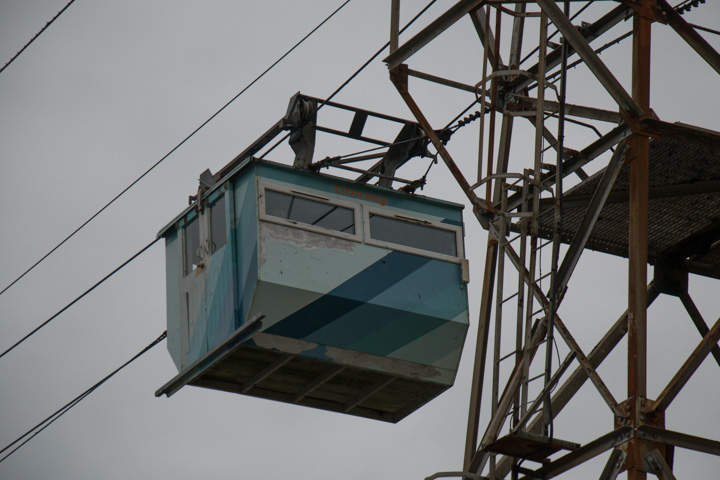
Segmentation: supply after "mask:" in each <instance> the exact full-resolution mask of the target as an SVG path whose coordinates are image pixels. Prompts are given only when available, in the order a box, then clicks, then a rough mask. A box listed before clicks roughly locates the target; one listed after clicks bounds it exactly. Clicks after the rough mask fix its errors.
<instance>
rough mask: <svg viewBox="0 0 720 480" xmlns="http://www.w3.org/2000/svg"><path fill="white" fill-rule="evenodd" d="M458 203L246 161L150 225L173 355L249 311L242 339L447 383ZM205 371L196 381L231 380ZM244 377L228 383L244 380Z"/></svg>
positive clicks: (225, 333) (462, 300) (224, 332)
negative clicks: (170, 217)
mask: <svg viewBox="0 0 720 480" xmlns="http://www.w3.org/2000/svg"><path fill="white" fill-rule="evenodd" d="M461 214H462V212H461V207H460V206H458V205H454V204H449V203H446V202H440V201H436V200H431V199H426V198H422V197H416V196H410V195H407V194H403V193H399V192H395V191H392V190H389V189H382V188H378V187H374V186H370V185H357V184H354V183H351V182H348V181H346V180H343V179H339V178H335V177H329V176H325V175H314V174H308V173H305V172H299V171H296V170H294V169H292V168H289V167H285V166H281V165H277V164H271V163H268V162H257V161H252V162H248V163H247V164H245V165H243V166H241V167H239V168H238V170H236V172H235V173H234V174H232V175H231V176H230V177H229V180H227V181H225V182H224V183H223V184H222V185H221V186H219V187H215V189H214V190H212V191H211V192H210V193H209V194H207V195H206V200H205V201H204V202H203V209H202V211H198V210H197V209H191V210H188V211H186V212H185V214H184V215H182V216H181V217H179V218H178V220H177V221H176V222H175V223H174V224H173V225H172V226H171V227H169V228H167V229H165V230H164V231H163V232H161V234H162V235H163V236H165V238H166V246H167V264H168V270H167V272H168V274H167V280H168V347H169V349H170V352H171V355H172V357H173V359H174V361H175V363H176V366H177V367H178V369H179V370H181V371H184V370H186V369H188V368H189V367H191V366H192V364H193V363H197V362H198V360H199V359H201V358H203V356H204V355H208V352H211V351H213V349H217V348H218V346H221V345H222V344H223V342H225V341H226V340H227V339H228V338H230V337H231V336H232V334H233V332H236V331H238V329H241V328H242V327H243V325H244V324H245V323H246V322H247V321H248V319H251V318H254V317H255V316H256V315H257V314H262V315H264V318H263V320H262V322H261V326H260V327H259V328H257V329H255V330H254V331H253V333H252V335H249V336H248V337H247V338H246V339H244V340H243V341H242V345H243V348H245V349H246V350H247V351H250V350H248V349H256V350H257V351H258V352H261V353H262V352H273V354H279V355H280V357H279V358H289V357H288V356H293V358H298V357H303V358H305V359H306V360H305V361H306V362H309V363H307V366H308V368H310V364H311V362H312V361H317V362H321V363H323V364H336V365H339V366H342V368H345V367H347V368H350V369H355V370H357V371H358V372H360V371H364V372H368V371H369V372H372V371H377V372H383V373H388V372H390V373H392V375H394V376H398V377H403V378H408V379H413V381H420V382H425V383H427V384H434V385H435V386H436V387H437V388H436V387H433V388H434V390H433V392H434V393H433V395H431V397H432V396H435V395H437V394H438V393H440V392H441V391H443V390H444V389H446V388H447V387H449V386H450V385H452V383H453V381H454V378H455V373H456V371H457V367H458V363H459V360H460V353H461V349H462V345H463V343H464V340H465V335H466V332H467V327H468V308H467V305H468V302H467V290H466V288H465V282H463V271H464V270H463V267H464V266H465V265H464V256H463V242H462V240H463V235H462V233H463V232H462V215H461ZM261 356H262V355H261ZM250 357H252V355H250ZM250 357H248V358H245V360H243V361H241V362H240V363H243V362H244V364H248V365H249V364H252V363H253V361H255V360H257V359H255V360H253V359H252V358H250ZM257 361H260V360H257ZM267 361H268V362H269V361H270V358H269V357H268V360H267ZM273 361H279V360H278V359H275V360H273ZM288 361H289V360H288ZM237 363H238V362H236V364H237ZM261 363H262V362H261ZM296 363H297V362H296ZM258 365H260V364H258ZM281 367H282V365H280V366H279V367H278V369H280V368H281ZM234 368H235V369H236V371H235V373H233V374H228V375H235V374H237V375H240V376H241V377H243V374H242V373H241V372H240V371H241V370H243V368H245V367H244V366H238V365H235V367H234ZM258 368H259V366H258ZM265 368H266V369H267V368H268V366H267V365H266V366H265ZM283 368H287V367H283ZM310 369H312V368H310ZM225 370H227V369H225ZM250 370H252V368H251V369H250ZM226 373H227V372H226ZM256 373H257V372H256ZM363 375H365V374H364V373H363ZM248 376H252V375H251V373H247V372H246V374H245V376H244V377H243V378H244V379H245V383H247V380H248V378H247V377H248ZM340 376H341V375H340ZM295 377H298V378H299V380H298V381H299V384H298V385H295V386H294V387H291V386H288V387H287V390H288V391H287V392H284V393H288V394H293V390H292V389H293V388H296V389H297V388H302V384H303V380H302V377H303V376H302V372H300V371H296V372H295V373H294V374H293V379H295ZM289 378H290V377H287V378H286V379H285V380H284V381H283V382H284V383H288V382H289V383H292V381H291V380H290V379H289ZM308 379H309V380H312V378H311V377H308V378H307V379H305V380H308ZM213 381H214V382H216V383H215V384H212V385H211V384H210V383H212V382H210V383H207V382H206V384H205V385H206V386H211V387H212V388H220V389H225V390H231V391H237V389H233V388H230V387H228V385H225V384H224V383H223V382H221V381H220V380H217V378H215V380H213ZM223 381H224V382H225V383H228V382H229V381H230V379H229V378H226V379H225V380H223ZM283 382H280V383H283ZM241 383H243V382H241ZM396 383H397V382H396ZM195 384H201V383H197V382H196V383H195ZM225 387H228V388H225ZM246 387H248V385H245V386H244V387H243V388H241V389H240V390H244V391H241V392H240V393H249V394H253V388H255V387H256V386H255V385H251V386H250V388H246ZM268 388H269V389H272V388H275V389H279V390H280V391H282V390H283V389H284V388H285V386H284V385H280V384H279V383H278V382H277V381H276V382H275V385H274V387H272V388H270V387H268ZM406 390H407V388H406ZM410 390H412V388H410ZM257 394H258V395H260V396H266V397H267V398H276V399H281V400H284V398H282V396H280V397H273V396H272V395H266V394H263V393H257ZM293 395H294V394H293ZM295 396H296V395H295ZM416 396H417V395H416ZM431 397H430V398H431ZM293 398H294V396H293ZM425 401H427V399H425ZM346 403H347V402H346ZM423 403H424V402H423ZM308 404H310V405H311V406H318V405H313V404H312V402H310V403H308ZM320 408H325V407H324V406H323V405H320ZM329 409H334V408H329ZM348 413H355V414H362V413H357V412H348ZM365 416H373V415H365ZM373 418H379V417H377V416H373ZM381 419H386V418H381ZM397 419H398V418H397V415H396V416H395V417H393V418H392V420H393V421H397Z"/></svg>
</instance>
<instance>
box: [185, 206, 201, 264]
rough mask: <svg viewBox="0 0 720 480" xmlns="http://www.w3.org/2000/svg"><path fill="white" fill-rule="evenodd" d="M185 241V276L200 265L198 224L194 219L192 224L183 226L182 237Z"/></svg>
mask: <svg viewBox="0 0 720 480" xmlns="http://www.w3.org/2000/svg"><path fill="white" fill-rule="evenodd" d="M183 238H184V241H185V275H187V274H189V273H190V272H192V271H193V270H195V267H196V266H197V265H198V264H199V263H200V261H201V259H200V257H199V256H198V250H199V249H200V222H199V221H198V219H197V218H196V219H195V220H193V221H192V222H190V223H188V224H187V225H185V228H184V235H183Z"/></svg>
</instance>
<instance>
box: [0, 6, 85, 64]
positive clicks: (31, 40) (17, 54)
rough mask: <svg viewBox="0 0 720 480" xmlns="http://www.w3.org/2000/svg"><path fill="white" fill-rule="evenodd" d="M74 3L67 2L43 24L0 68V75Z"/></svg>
mask: <svg viewBox="0 0 720 480" xmlns="http://www.w3.org/2000/svg"><path fill="white" fill-rule="evenodd" d="M74 1H75V0H70V2H68V4H67V5H65V6H64V7H63V9H62V10H60V11H59V12H58V13H57V15H55V16H54V17H53V18H52V20H50V21H49V22H47V23H46V24H45V26H44V27H43V28H42V29H41V30H40V31H39V32H38V33H36V34H35V36H34V37H33V38H31V39H30V41H29V42H27V43H26V44H25V46H24V47H23V48H21V49H20V51H19V52H17V53H16V54H15V56H13V57H12V58H11V59H10V60H8V62H7V63H6V64H5V66H4V67H2V68H0V73H2V72H3V70H5V69H6V68H7V67H8V66H9V65H10V64H11V63H12V62H14V61H15V59H16V58H18V57H19V56H20V54H21V53H23V52H24V51H25V49H26V48H28V47H29V46H30V44H31V43H33V42H34V41H35V39H37V38H38V37H39V36H40V35H41V34H42V33H43V32H44V31H45V30H47V28H48V27H49V26H50V24H51V23H53V22H54V21H55V20H57V18H58V17H59V16H60V15H62V14H63V12H64V11H65V10H67V9H68V7H69V6H70V5H72V4H73V2H74Z"/></svg>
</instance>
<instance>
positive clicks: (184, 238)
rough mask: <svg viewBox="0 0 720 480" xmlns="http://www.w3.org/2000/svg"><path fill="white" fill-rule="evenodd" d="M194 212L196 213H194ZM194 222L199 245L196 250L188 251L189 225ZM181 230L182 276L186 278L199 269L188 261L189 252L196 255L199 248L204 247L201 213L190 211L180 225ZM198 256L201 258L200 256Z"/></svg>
mask: <svg viewBox="0 0 720 480" xmlns="http://www.w3.org/2000/svg"><path fill="white" fill-rule="evenodd" d="M193 213H194V215H193ZM192 224H196V225H197V233H198V235H197V240H198V247H197V249H196V251H195V252H188V240H189V235H188V231H187V230H188V227H189V226H190V225H192ZM179 230H180V233H181V235H180V243H181V253H182V278H185V277H187V276H189V275H190V274H191V273H194V272H195V271H196V270H197V267H196V268H193V264H192V263H188V260H189V258H188V254H190V255H196V254H197V250H199V249H200V248H201V247H202V218H201V217H200V215H198V214H197V212H190V213H188V214H187V215H186V216H185V218H184V219H183V222H182V224H181V225H180V227H179ZM198 258H200V257H199V256H198Z"/></svg>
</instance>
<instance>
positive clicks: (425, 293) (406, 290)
mask: <svg viewBox="0 0 720 480" xmlns="http://www.w3.org/2000/svg"><path fill="white" fill-rule="evenodd" d="M394 258H398V257H394ZM386 259H387V257H386ZM392 261H393V260H392V259H387V265H388V268H390V269H391V270H392V269H394V268H395V267H394V265H393V264H392ZM459 275H460V272H459V267H458V265H456V264H453V263H448V262H443V261H440V260H430V261H428V263H426V264H425V265H423V266H422V267H421V268H419V269H418V270H416V271H415V272H413V273H412V274H410V275H408V276H407V277H405V278H404V279H403V280H402V281H401V282H398V283H396V284H395V285H392V286H391V287H389V288H388V289H387V290H385V291H382V292H380V293H379V294H378V295H377V296H376V297H374V298H372V299H369V300H368V302H367V303H365V304H363V305H359V306H358V307H357V308H356V309H354V310H352V311H350V312H348V313H347V314H345V315H343V316H342V317H340V318H338V319H337V320H335V321H333V322H332V323H330V324H328V325H326V326H325V327H323V328H321V329H319V330H317V331H316V332H314V333H313V334H312V335H309V336H308V337H307V340H310V341H312V342H318V343H327V344H329V345H337V346H342V347H346V348H352V349H353V350H359V351H363V352H367V353H374V354H377V355H388V354H390V353H391V352H393V351H395V350H397V349H399V348H401V347H403V346H404V345H406V344H408V343H410V342H412V341H414V340H415V339H417V338H419V337H421V336H423V335H425V334H426V333H428V332H429V331H431V330H433V329H435V328H437V327H439V326H440V325H442V324H444V323H445V322H446V321H448V320H451V319H453V318H455V317H456V316H457V315H459V314H460V313H462V312H464V311H465V310H466V307H465V303H464V297H463V295H464V292H463V291H462V290H461V289H460V288H459V286H458V281H457V279H458V278H459ZM436 297H440V299H439V301H436V300H435V298H436ZM386 330H389V331H388V332H386Z"/></svg>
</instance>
